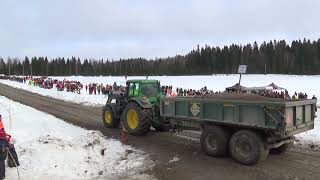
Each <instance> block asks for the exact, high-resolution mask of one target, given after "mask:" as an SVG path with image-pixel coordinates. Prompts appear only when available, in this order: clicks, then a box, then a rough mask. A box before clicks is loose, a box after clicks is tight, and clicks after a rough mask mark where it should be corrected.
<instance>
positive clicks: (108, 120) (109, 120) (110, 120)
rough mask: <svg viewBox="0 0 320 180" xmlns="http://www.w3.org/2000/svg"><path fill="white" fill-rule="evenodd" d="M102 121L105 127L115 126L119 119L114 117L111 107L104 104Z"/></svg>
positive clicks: (117, 124)
mask: <svg viewBox="0 0 320 180" xmlns="http://www.w3.org/2000/svg"><path fill="white" fill-rule="evenodd" d="M102 122H103V124H104V126H105V127H107V128H117V127H118V126H119V120H117V119H115V116H114V112H113V110H112V108H111V107H110V106H108V105H106V106H104V108H103V110H102Z"/></svg>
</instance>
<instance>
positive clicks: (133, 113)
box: [121, 102, 152, 135]
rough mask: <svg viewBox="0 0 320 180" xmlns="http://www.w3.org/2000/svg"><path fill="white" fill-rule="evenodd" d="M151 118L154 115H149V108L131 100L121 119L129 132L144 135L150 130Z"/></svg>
mask: <svg viewBox="0 0 320 180" xmlns="http://www.w3.org/2000/svg"><path fill="white" fill-rule="evenodd" d="M150 118H152V117H150V116H149V114H148V112H147V110H145V109H143V108H141V107H140V106H139V105H137V104H136V103H134V102H130V103H128V104H127V106H126V108H125V109H124V111H123V113H122V116H121V121H122V124H123V126H124V128H125V130H126V132H128V133H129V134H132V135H144V134H146V133H147V132H148V131H149V130H150V126H151V122H150V121H151V119H150Z"/></svg>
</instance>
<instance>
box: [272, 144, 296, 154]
mask: <svg viewBox="0 0 320 180" xmlns="http://www.w3.org/2000/svg"><path fill="white" fill-rule="evenodd" d="M292 146H293V143H287V144H283V145H281V146H279V147H277V148H273V149H271V150H270V152H271V153H272V154H282V153H284V152H286V151H287V150H288V149H290V148H291V147H292Z"/></svg>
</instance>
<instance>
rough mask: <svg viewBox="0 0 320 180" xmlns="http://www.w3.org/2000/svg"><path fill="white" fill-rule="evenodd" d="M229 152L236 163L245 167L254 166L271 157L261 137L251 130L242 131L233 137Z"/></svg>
mask: <svg viewBox="0 0 320 180" xmlns="http://www.w3.org/2000/svg"><path fill="white" fill-rule="evenodd" d="M229 151H230V154H231V156H232V158H233V159H234V160H235V161H237V162H239V163H241V164H244V165H254V164H256V163H257V162H258V161H259V160H263V159H266V158H267V157H268V155H269V149H267V147H266V145H265V143H264V141H263V139H262V138H261V136H260V135H258V134H257V133H255V132H252V131H249V130H240V131H238V132H236V133H234V134H233V135H232V137H231V139H230V142H229Z"/></svg>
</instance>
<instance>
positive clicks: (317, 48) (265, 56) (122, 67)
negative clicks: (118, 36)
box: [0, 39, 320, 76]
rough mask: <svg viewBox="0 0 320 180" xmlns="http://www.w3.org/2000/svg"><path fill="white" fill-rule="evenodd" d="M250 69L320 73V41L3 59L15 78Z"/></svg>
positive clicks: (1, 64) (2, 70)
mask: <svg viewBox="0 0 320 180" xmlns="http://www.w3.org/2000/svg"><path fill="white" fill-rule="evenodd" d="M239 64H246V65H248V69H247V73H255V74H263V73H267V74H320V66H319V65H320V39H318V40H317V41H310V40H306V39H304V40H302V41H301V40H298V41H293V42H292V43H291V44H287V43H286V41H284V40H282V41H270V42H263V43H262V44H261V45H260V46H258V44H257V43H256V42H254V43H253V44H246V45H244V46H242V45H235V44H233V45H230V46H224V47H222V48H220V47H210V46H205V47H201V48H200V47H199V46H198V47H197V48H196V49H195V50H192V51H191V52H189V53H188V54H186V55H177V56H174V57H167V58H157V59H151V60H147V59H144V58H133V59H120V60H117V61H113V60H109V59H100V60H94V59H80V58H77V57H71V58H63V57H59V58H54V59H48V58H47V57H25V58H24V59H17V58H10V57H9V58H7V59H3V58H0V74H11V75H13V74H15V75H36V76H39V75H43V76H53V75H54V76H68V75H84V76H93V75H128V76H129V75H204V74H232V73H237V69H238V65H239Z"/></svg>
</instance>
